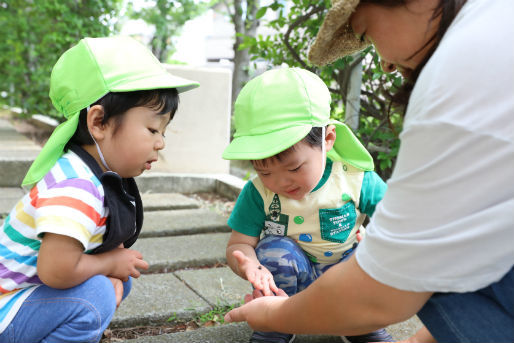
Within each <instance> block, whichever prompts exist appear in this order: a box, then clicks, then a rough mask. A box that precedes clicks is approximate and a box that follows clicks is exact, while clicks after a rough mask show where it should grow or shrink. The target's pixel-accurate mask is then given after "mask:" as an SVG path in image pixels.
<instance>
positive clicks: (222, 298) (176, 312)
mask: <svg viewBox="0 0 514 343" xmlns="http://www.w3.org/2000/svg"><path fill="white" fill-rule="evenodd" d="M249 292H251V287H250V285H249V283H248V282H246V281H245V280H243V279H241V278H240V277H238V276H237V275H235V274H234V273H233V272H232V271H231V270H230V269H229V268H228V267H222V268H210V269H197V270H182V271H178V272H175V273H166V274H150V275H142V276H141V277H140V278H138V279H134V280H133V286H132V291H131V294H130V296H129V297H127V298H126V299H125V300H124V301H123V302H122V304H121V305H120V307H119V308H118V310H117V311H116V314H115V315H114V319H113V321H112V323H111V327H113V328H115V327H132V326H140V325H151V324H154V325H159V324H164V323H166V321H167V320H168V318H170V317H172V316H173V317H174V318H176V319H177V320H190V319H192V318H194V317H195V315H198V314H201V313H206V312H209V311H210V310H212V309H213V308H214V307H216V306H230V305H239V304H240V303H241V299H242V297H243V296H244V294H246V293H249Z"/></svg>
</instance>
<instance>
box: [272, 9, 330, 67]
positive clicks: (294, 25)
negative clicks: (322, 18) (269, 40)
mask: <svg viewBox="0 0 514 343" xmlns="http://www.w3.org/2000/svg"><path fill="white" fill-rule="evenodd" d="M323 10H325V6H322V5H319V6H314V7H313V8H312V9H311V11H310V12H307V13H306V14H304V15H302V16H300V17H298V18H297V19H296V20H295V21H294V22H293V23H292V24H291V25H289V27H288V29H287V31H286V33H285V34H284V38H283V39H282V41H283V42H284V44H285V46H286V48H287V50H289V52H290V53H291V55H293V57H294V59H295V60H297V61H298V63H300V64H301V65H302V67H303V68H305V69H307V70H310V71H313V68H311V67H309V66H308V65H307V64H306V63H305V62H304V61H303V60H302V58H301V57H300V55H299V54H298V53H297V52H296V50H295V49H293V47H292V46H291V44H290V43H289V37H290V36H291V32H293V30H295V29H296V28H297V27H299V26H300V25H302V24H303V23H304V22H306V21H307V20H308V19H309V18H310V17H311V16H313V15H314V14H317V13H319V12H322V11H323Z"/></svg>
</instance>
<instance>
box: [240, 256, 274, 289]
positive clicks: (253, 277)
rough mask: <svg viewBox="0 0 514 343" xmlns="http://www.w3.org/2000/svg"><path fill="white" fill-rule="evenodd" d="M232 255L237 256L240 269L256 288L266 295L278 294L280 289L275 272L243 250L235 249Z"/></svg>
mask: <svg viewBox="0 0 514 343" xmlns="http://www.w3.org/2000/svg"><path fill="white" fill-rule="evenodd" d="M232 256H234V257H235V259H236V261H237V265H238V269H239V271H240V272H241V273H243V274H244V275H245V276H246V279H247V280H248V281H249V282H251V284H252V285H253V287H254V288H255V289H256V290H259V291H261V292H262V293H263V294H264V295H275V294H278V293H279V291H280V289H279V288H278V287H277V286H276V285H275V281H274V280H273V274H271V272H270V271H269V270H268V269H267V268H266V267H264V266H263V265H261V264H260V263H258V261H257V262H256V261H254V260H252V259H250V258H248V257H246V256H245V254H243V253H242V252H241V251H239V250H234V252H233V253H232Z"/></svg>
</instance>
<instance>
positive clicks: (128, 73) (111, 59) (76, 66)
mask: <svg viewBox="0 0 514 343" xmlns="http://www.w3.org/2000/svg"><path fill="white" fill-rule="evenodd" d="M198 86H199V84H198V83H197V82H195V81H191V80H186V79H183V78H180V77H177V76H174V75H171V74H170V73H168V72H167V71H166V69H165V68H164V66H163V65H162V64H161V63H160V62H159V60H158V59H157V58H156V57H155V56H154V55H153V54H152V53H151V52H150V51H149V50H148V49H147V48H146V47H145V46H144V45H143V44H141V43H139V42H138V41H137V40H135V39H133V38H131V37H124V36H114V37H102V38H84V39H82V40H80V41H79V43H78V44H77V45H75V46H73V47H72V48H70V49H69V50H67V51H66V52H65V53H64V54H63V55H62V56H61V57H60V58H59V60H58V61H57V63H56V64H55V66H54V68H53V70H52V75H51V76H50V99H51V100H52V103H53V105H54V107H55V108H56V109H57V110H58V111H59V112H60V113H62V114H63V115H64V117H65V118H66V119H67V120H66V121H65V122H63V123H62V124H60V125H59V126H58V127H57V128H56V129H55V130H54V132H53V133H52V135H51V136H50V138H49V139H48V141H47V142H46V144H45V146H44V147H43V149H42V150H41V152H40V153H39V155H38V156H37V158H36V160H35V161H34V162H33V163H32V165H31V166H30V168H29V171H28V172H27V175H25V178H24V179H23V182H22V186H27V185H32V184H35V183H36V182H38V181H39V180H41V179H42V178H43V177H44V176H45V174H46V173H47V172H48V171H49V170H50V169H51V168H52V166H53V165H54V164H55V162H56V161H57V160H58V159H59V157H61V155H62V154H63V149H64V147H65V145H66V143H68V141H69V140H70V138H71V137H72V136H73V134H74V133H75V131H76V130H77V125H78V121H79V113H80V111H81V110H82V109H84V108H86V107H87V106H89V105H91V104H93V103H94V102H96V101H97V100H99V99H100V98H102V97H103V96H104V95H106V94H107V93H109V92H131V91H138V90H150V89H163V88H176V89H177V91H178V92H179V93H181V92H185V91H188V90H190V89H193V88H196V87H198Z"/></svg>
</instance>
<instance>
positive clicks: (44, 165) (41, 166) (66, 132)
mask: <svg viewBox="0 0 514 343" xmlns="http://www.w3.org/2000/svg"><path fill="white" fill-rule="evenodd" d="M78 122H79V112H76V113H75V114H73V115H72V116H71V117H70V118H69V119H68V120H66V121H65V122H63V123H61V124H60V125H59V126H57V127H56V128H55V130H54V132H53V133H52V135H51V136H50V138H49V139H48V141H47V142H46V144H45V145H44V147H43V149H41V152H40V153H39V154H38V155H37V157H36V159H35V160H34V162H33V163H32V164H31V165H30V168H29V170H28V172H27V174H26V175H25V178H24V179H23V181H22V183H21V185H22V186H29V185H33V184H35V183H37V182H38V181H39V180H41V179H42V178H43V177H44V176H45V175H46V173H48V171H49V170H50V169H51V168H52V167H53V165H54V164H55V162H57V160H58V159H59V157H61V156H62V154H63V151H64V147H65V146H66V143H68V141H69V140H70V138H71V136H73V134H74V133H75V131H76V130H77V126H78Z"/></svg>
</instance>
